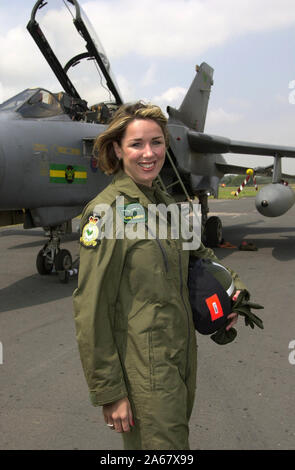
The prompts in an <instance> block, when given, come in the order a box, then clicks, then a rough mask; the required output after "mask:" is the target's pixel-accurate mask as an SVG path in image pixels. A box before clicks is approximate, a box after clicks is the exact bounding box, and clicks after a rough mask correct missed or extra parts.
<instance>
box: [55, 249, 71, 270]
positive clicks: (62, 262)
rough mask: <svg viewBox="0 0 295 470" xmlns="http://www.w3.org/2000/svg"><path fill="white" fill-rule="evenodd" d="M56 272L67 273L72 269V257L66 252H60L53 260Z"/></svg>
mask: <svg viewBox="0 0 295 470" xmlns="http://www.w3.org/2000/svg"><path fill="white" fill-rule="evenodd" d="M54 265H55V269H56V271H67V270H68V269H71V267H72V256H71V253H70V252H69V251H68V250H64V249H63V250H60V251H59V252H58V253H57V254H56V255H55V259H54Z"/></svg>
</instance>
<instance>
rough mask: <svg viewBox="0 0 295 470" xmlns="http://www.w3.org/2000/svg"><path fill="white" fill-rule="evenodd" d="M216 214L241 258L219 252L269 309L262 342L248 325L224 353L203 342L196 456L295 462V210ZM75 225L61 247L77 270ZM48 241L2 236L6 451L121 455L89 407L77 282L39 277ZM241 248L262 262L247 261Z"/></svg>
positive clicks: (1, 404)
mask: <svg viewBox="0 0 295 470" xmlns="http://www.w3.org/2000/svg"><path fill="white" fill-rule="evenodd" d="M210 209H211V211H212V213H211V215H217V214H219V215H220V217H221V219H222V222H223V227H224V239H225V241H228V242H230V243H231V244H232V245H234V246H236V248H216V249H215V252H216V254H217V256H218V257H219V258H220V259H221V260H222V261H223V262H224V264H225V265H227V266H229V267H231V268H232V269H234V270H235V271H236V272H238V273H239V275H240V278H241V279H242V280H243V281H244V283H245V284H246V285H247V287H248V289H249V291H250V292H251V299H252V301H253V302H256V303H260V304H262V305H263V306H264V310H259V311H255V312H254V313H257V314H258V315H259V316H260V317H261V318H262V319H263V321H264V330H260V329H258V328H257V327H255V328H254V329H253V330H252V329H251V328H250V327H249V326H245V324H244V320H243V318H240V319H239V322H238V324H237V328H236V329H237V331H238V335H237V338H236V340H235V341H234V342H233V343H231V344H228V345H226V346H219V345H217V344H215V343H214V342H213V341H212V340H211V339H210V337H209V336H202V335H199V334H198V338H197V340H198V345H199V347H198V364H199V368H198V377H197V393H196V401H195V406H194V409H193V413H192V417H191V421H190V446H191V449H202V450H211V449H216V450H218V449H228V450H257V449H259V450H271V449H274V450H278V449H280V450H285V449H293V450H294V449H295V420H294V409H295V393H294V386H295V364H294V362H295V360H294V357H295V307H294V305H295V224H294V221H295V206H294V207H293V208H292V209H291V210H290V211H289V212H287V214H285V215H283V216H281V217H279V218H269V219H268V218H265V217H263V216H261V215H260V214H259V213H258V212H257V211H256V209H255V206H254V199H253V198H244V199H240V200H235V201H229V200H212V201H210ZM77 224H78V221H77V220H74V221H73V234H71V235H66V236H65V237H64V241H63V243H62V247H63V248H67V249H69V250H70V251H71V253H72V256H73V258H75V257H77V256H78V252H79V245H78V235H77ZM45 241H46V238H45V237H44V232H43V230H42V229H34V230H24V229H23V228H22V226H14V227H2V228H0V255H1V257H0V449H1V450H8V449H9V450H71V449H81V450H82V449H84V450H87V449H91V450H102V449H103V450H116V449H118V450H119V449H122V442H121V436H120V435H119V434H116V433H115V432H114V431H112V430H110V429H109V428H107V426H106V425H105V424H104V421H103V418H102V412H101V408H100V407H98V408H95V407H93V406H92V405H91V404H90V402H89V398H88V390H87V386H86V382H85V379H84V375H83V372H82V368H81V363H80V359H79V354H78V349H77V344H76V339H75V328H74V321H73V309H72V297H71V296H72V293H73V290H74V289H75V287H76V285H77V278H73V279H70V281H69V283H68V284H63V283H61V282H60V280H59V278H58V276H57V274H51V275H50V276H40V275H39V274H38V273H37V271H36V256H37V253H38V251H39V250H40V249H41V248H42V246H43V245H44V243H45ZM242 241H252V242H253V243H254V244H255V245H256V246H257V248H258V250H257V251H240V250H239V249H238V247H239V245H240V244H241V242H242ZM292 344H293V346H292Z"/></svg>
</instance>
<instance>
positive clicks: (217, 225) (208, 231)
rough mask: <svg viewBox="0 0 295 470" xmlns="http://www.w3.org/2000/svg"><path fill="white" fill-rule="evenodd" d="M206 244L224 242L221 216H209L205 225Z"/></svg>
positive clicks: (216, 244)
mask: <svg viewBox="0 0 295 470" xmlns="http://www.w3.org/2000/svg"><path fill="white" fill-rule="evenodd" d="M204 236H205V245H206V246H209V247H214V246H218V245H219V244H220V243H221V242H222V223H221V220H220V218H219V217H216V216H214V217H209V219H208V220H207V221H206V223H205V226H204Z"/></svg>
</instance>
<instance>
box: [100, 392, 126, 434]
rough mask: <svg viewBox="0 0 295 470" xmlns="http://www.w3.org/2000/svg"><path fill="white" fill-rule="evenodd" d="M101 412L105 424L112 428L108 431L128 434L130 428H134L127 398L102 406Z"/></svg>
mask: <svg viewBox="0 0 295 470" xmlns="http://www.w3.org/2000/svg"><path fill="white" fill-rule="evenodd" d="M102 412H103V416H104V420H105V422H106V424H108V425H113V426H114V427H110V429H114V430H115V431H116V432H129V431H130V426H134V421H133V415H132V410H131V405H130V402H129V400H128V398H127V397H125V398H121V399H120V400H117V401H115V402H113V403H108V404H107V405H103V407H102Z"/></svg>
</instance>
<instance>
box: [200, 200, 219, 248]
mask: <svg viewBox="0 0 295 470" xmlns="http://www.w3.org/2000/svg"><path fill="white" fill-rule="evenodd" d="M197 196H198V199H199V202H200V204H201V212H202V242H203V243H204V245H205V246H209V247H212V248H213V247H216V246H218V245H220V243H221V242H222V223H221V220H220V218H219V217H216V216H212V217H208V212H209V206H208V194H207V193H206V192H205V191H202V192H201V191H200V192H199V193H198V194H197Z"/></svg>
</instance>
